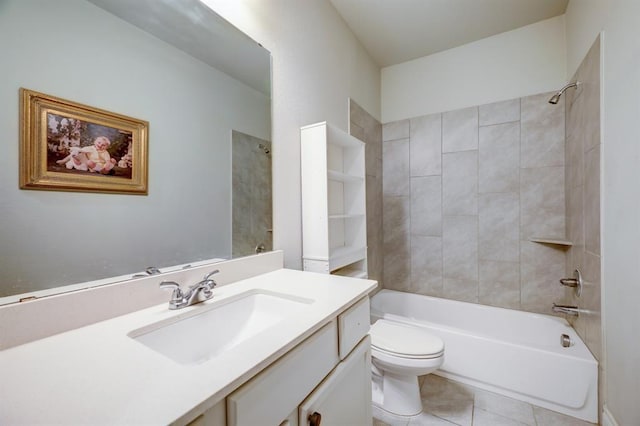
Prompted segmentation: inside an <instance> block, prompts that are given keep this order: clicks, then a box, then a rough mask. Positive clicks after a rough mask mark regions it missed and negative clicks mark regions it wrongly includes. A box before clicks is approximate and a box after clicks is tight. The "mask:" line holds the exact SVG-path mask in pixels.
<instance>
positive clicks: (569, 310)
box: [551, 303, 580, 317]
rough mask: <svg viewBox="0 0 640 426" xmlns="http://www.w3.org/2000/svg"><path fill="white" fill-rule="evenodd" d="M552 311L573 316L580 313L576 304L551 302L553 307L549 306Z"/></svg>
mask: <svg viewBox="0 0 640 426" xmlns="http://www.w3.org/2000/svg"><path fill="white" fill-rule="evenodd" d="M551 309H552V310H553V312H556V313H561V314H567V315H571V316H574V317H577V316H578V315H579V313H580V309H578V307H577V306H569V305H556V304H555V303H554V304H553V308H551Z"/></svg>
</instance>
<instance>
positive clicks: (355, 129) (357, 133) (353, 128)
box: [349, 122, 365, 142]
mask: <svg viewBox="0 0 640 426" xmlns="http://www.w3.org/2000/svg"><path fill="white" fill-rule="evenodd" d="M349 132H350V133H351V136H353V137H354V138H356V139H360V140H361V141H362V142H364V141H365V133H364V128H363V127H360V126H359V125H358V124H355V123H353V122H351V125H350V126H349Z"/></svg>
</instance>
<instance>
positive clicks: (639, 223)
mask: <svg viewBox="0 0 640 426" xmlns="http://www.w3.org/2000/svg"><path fill="white" fill-rule="evenodd" d="M566 17H567V19H566V20H567V41H568V44H567V51H568V52H570V68H569V70H568V71H569V73H573V71H574V66H575V64H576V63H579V61H580V60H581V58H582V57H583V56H584V54H585V53H586V51H587V49H588V48H589V46H590V45H591V44H592V43H593V41H594V39H595V38H596V36H597V34H598V32H599V31H601V30H603V31H604V34H603V57H604V59H603V74H602V75H603V81H602V91H603V96H602V121H603V122H602V136H603V141H602V150H603V151H602V179H603V183H602V206H601V210H602V222H601V223H602V286H603V304H604V306H603V315H604V318H603V326H604V339H605V354H604V355H605V369H604V370H605V378H606V380H605V401H604V403H605V405H606V407H607V409H608V410H609V411H610V413H611V414H612V415H613V417H614V418H615V420H616V421H617V423H618V424H620V425H638V424H640V405H638V400H639V395H640V339H638V330H640V310H638V304H639V303H640V285H639V284H638V282H639V280H640V278H639V277H640V263H639V262H638V259H640V244H638V242H639V241H640V216H639V212H640V185H638V182H639V181H640V167H639V165H640V126H639V125H638V120H639V118H640V78H639V75H640V37H638V26H639V24H640V2H638V1H637V0H607V1H596V0H590V1H588V0H571V2H570V3H569V7H568V8H567V13H566Z"/></svg>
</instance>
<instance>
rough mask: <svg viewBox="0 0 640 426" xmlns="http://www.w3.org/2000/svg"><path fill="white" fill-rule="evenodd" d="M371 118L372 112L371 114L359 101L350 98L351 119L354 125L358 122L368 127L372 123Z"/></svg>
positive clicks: (359, 124)
mask: <svg viewBox="0 0 640 426" xmlns="http://www.w3.org/2000/svg"><path fill="white" fill-rule="evenodd" d="M371 118H372V117H371V114H369V113H368V112H367V111H366V110H365V109H364V108H362V107H361V106H360V105H358V103H357V102H355V101H354V100H353V99H349V120H350V121H351V124H352V125H353V124H356V125H358V126H360V127H361V128H366V127H368V126H369V125H370V123H371ZM352 134H353V132H352ZM362 140H364V139H362Z"/></svg>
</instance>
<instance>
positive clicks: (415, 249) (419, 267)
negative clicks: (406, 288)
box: [411, 235, 442, 297]
mask: <svg viewBox="0 0 640 426" xmlns="http://www.w3.org/2000/svg"><path fill="white" fill-rule="evenodd" d="M411 291H412V292H414V293H419V294H426V295H429V296H436V297H439V296H442V238H440V237H423V236H419V235H412V236H411Z"/></svg>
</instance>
